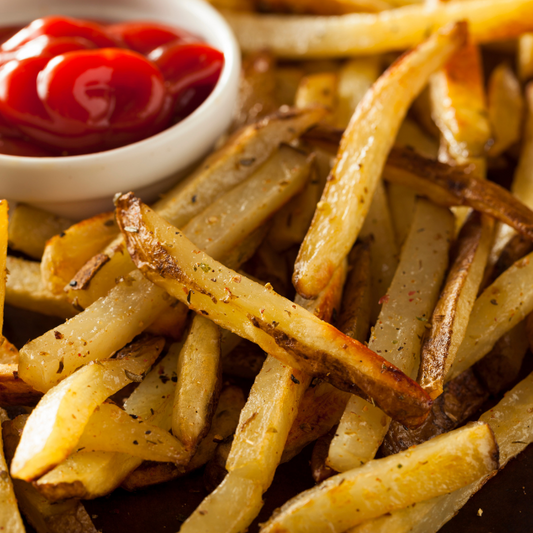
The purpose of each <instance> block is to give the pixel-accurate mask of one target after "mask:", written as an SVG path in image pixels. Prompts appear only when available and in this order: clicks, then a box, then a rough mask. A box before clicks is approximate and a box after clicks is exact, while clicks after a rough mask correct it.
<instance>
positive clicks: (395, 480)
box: [261, 422, 498, 533]
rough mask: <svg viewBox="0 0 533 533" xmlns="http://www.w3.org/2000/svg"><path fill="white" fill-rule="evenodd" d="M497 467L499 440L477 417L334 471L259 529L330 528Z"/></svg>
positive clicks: (421, 497)
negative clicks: (475, 420)
mask: <svg viewBox="0 0 533 533" xmlns="http://www.w3.org/2000/svg"><path fill="white" fill-rule="evenodd" d="M497 468H498V446H497V444H496V442H495V440H494V436H493V434H492V430H491V429H490V427H489V426H488V425H487V424H484V423H481V422H478V423H473V424H470V425H468V426H465V427H463V428H461V429H457V430H455V431H452V432H451V433H447V434H446V435H441V436H439V437H435V438H434V439H432V440H430V441H428V442H425V443H424V444H421V445H420V446H417V447H415V448H412V449H410V450H407V451H405V452H401V453H399V454H396V455H392V456H390V457H386V458H384V459H378V460H375V461H371V462H369V463H367V464H366V465H364V466H362V467H361V468H355V469H353V470H350V471H349V472H346V473H344V474H338V475H336V476H333V477H331V478H329V479H327V480H326V481H324V482H322V483H321V484H320V485H318V486H317V487H315V488H313V489H310V490H307V491H305V492H303V493H301V494H299V495H298V496H296V497H295V498H293V499H292V500H290V501H289V502H287V503H286V504H285V505H284V506H283V507H282V508H281V509H280V511H279V512H278V513H277V514H276V515H274V516H273V517H272V518H271V519H270V521H269V522H267V524H266V525H264V526H263V527H262V528H261V532H262V533H274V532H280V533H281V532H284V531H300V532H302V533H304V532H305V533H311V532H317V533H318V532H323V531H331V532H338V533H341V532H343V531H346V530H347V529H348V528H350V527H353V526H355V525H358V524H360V523H361V522H363V521H365V520H368V519H370V518H374V517H377V516H380V515H382V514H385V513H388V512H391V511H394V510H396V509H401V508H402V507H406V506H408V505H412V504H414V503H417V502H420V501H423V500H426V499H429V498H434V497H436V496H439V495H441V494H445V493H447V492H449V491H450V490H456V489H459V488H461V487H464V486H465V485H468V484H469V483H472V482H473V481H475V480H477V479H479V478H480V477H481V476H484V475H487V474H489V473H490V472H492V471H494V470H495V469H497Z"/></svg>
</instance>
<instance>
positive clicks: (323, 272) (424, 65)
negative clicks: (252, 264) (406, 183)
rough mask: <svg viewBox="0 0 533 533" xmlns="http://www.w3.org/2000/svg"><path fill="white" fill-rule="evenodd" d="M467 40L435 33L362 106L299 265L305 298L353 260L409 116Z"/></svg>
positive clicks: (453, 31) (454, 33) (459, 29)
mask: <svg viewBox="0 0 533 533" xmlns="http://www.w3.org/2000/svg"><path fill="white" fill-rule="evenodd" d="M465 38H466V25H465V24H456V25H453V26H449V27H447V28H446V29H444V30H441V31H440V32H438V33H436V34H434V35H433V36H431V37H430V38H429V39H428V40H427V41H425V42H424V43H423V44H421V45H420V46H419V47H418V48H416V49H415V50H413V51H411V52H409V53H408V54H406V55H404V56H403V57H402V58H400V59H399V60H398V61H397V62H395V63H394V64H393V65H392V66H391V67H390V68H389V69H388V70H387V71H386V72H385V73H384V74H383V75H382V76H381V77H380V78H379V79H378V81H377V82H376V83H375V84H374V85H373V87H372V89H371V90H370V91H369V92H368V93H367V94H366V95H365V97H364V98H363V100H362V101H361V102H360V104H359V106H358V107H357V110H356V111H355V113H354V116H353V117H352V120H351V122H350V125H349V126H348V128H347V130H346V131H345V133H344V135H343V137H342V140H341V146H340V150H339V154H338V156H337V161H336V164H335V167H334V169H333V170H332V172H331V174H330V177H329V178H328V182H327V184H326V188H325V189H324V193H323V194H322V198H321V200H320V202H319V204H318V206H317V211H316V212H315V216H314V218H313V222H312V223H311V227H310V229H309V231H308V233H307V235H306V237H305V239H304V241H303V243H302V245H301V247H300V252H299V254H298V258H297V260H296V264H295V267H294V275H293V283H294V286H295V288H296V290H297V291H298V292H299V293H300V294H301V295H302V296H304V297H306V298H311V297H314V296H316V295H317V294H318V293H319V292H320V290H322V289H323V288H324V287H325V286H326V284H327V283H328V281H329V278H330V277H331V275H332V273H333V271H334V270H335V268H336V267H337V266H338V265H339V264H340V262H341V261H342V259H344V257H346V256H347V255H348V252H349V251H350V249H351V248H352V246H353V244H354V242H355V240H356V238H357V235H358V233H359V231H360V230H361V227H362V225H363V222H364V220H365V217H366V215H367V212H368V210H369V208H370V203H371V201H372V197H373V194H374V190H375V188H376V185H377V183H378V181H379V179H380V177H381V173H382V170H383V166H384V164H385V161H386V158H387V154H388V152H389V150H390V149H391V147H392V145H393V143H394V139H395V137H396V134H397V132H398V129H399V127H400V124H401V123H402V120H403V118H404V115H405V113H406V112H407V110H408V108H409V106H410V104H411V102H412V101H413V99H414V98H415V97H416V95H417V94H418V93H419V92H420V91H421V90H422V88H423V86H424V85H425V84H426V83H427V81H428V78H429V77H430V75H431V74H432V73H433V72H434V71H435V70H437V69H439V68H440V67H441V66H442V65H443V64H444V63H445V62H446V61H447V60H448V59H449V58H450V56H451V55H452V54H453V53H454V52H455V51H456V50H457V49H459V48H460V47H461V46H462V45H463V43H464V41H465Z"/></svg>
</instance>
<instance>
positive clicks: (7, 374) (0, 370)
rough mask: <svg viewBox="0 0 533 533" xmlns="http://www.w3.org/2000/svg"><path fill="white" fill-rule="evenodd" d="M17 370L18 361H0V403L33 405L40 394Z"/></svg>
mask: <svg viewBox="0 0 533 533" xmlns="http://www.w3.org/2000/svg"><path fill="white" fill-rule="evenodd" d="M6 343H7V341H6V340H4V344H6ZM2 346H3V345H2ZM18 370H19V365H18V363H0V405H4V406H5V405H35V404H36V403H37V402H38V401H39V400H40V398H41V396H42V394H41V393H40V392H37V391H36V390H34V389H33V388H32V387H30V386H29V385H28V384H27V383H25V382H24V381H22V379H20V378H19V377H18V373H19V372H18Z"/></svg>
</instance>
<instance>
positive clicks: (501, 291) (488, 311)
mask: <svg viewBox="0 0 533 533" xmlns="http://www.w3.org/2000/svg"><path fill="white" fill-rule="evenodd" d="M532 276H533V253H531V254H529V255H526V256H525V257H524V258H522V259H520V260H519V261H517V262H516V263H515V264H514V265H513V266H512V267H511V268H509V269H508V270H507V271H505V272H504V273H503V274H502V275H501V276H500V277H499V278H498V279H497V280H496V281H495V282H494V283H493V284H492V285H490V286H489V287H487V288H486V289H485V290H484V291H483V293H482V294H481V296H479V297H478V299H477V300H476V302H475V303H474V307H473V309H472V313H471V315H470V321H469V322H468V327H467V329H466V333H465V336H464V340H463V342H462V344H461V346H460V347H459V350H458V351H457V355H456V356H455V360H454V363H453V365H452V367H451V369H450V371H449V372H448V374H447V376H446V379H447V380H449V379H453V378H454V377H455V376H457V375H458V374H460V373H461V372H463V371H464V370H466V369H467V368H470V366H472V365H473V364H474V363H475V362H477V361H479V360H480V359H481V358H482V357H483V356H484V355H486V354H487V353H488V352H489V351H490V350H491V349H492V347H493V346H494V345H495V344H496V341H497V340H498V339H499V338H500V337H501V336H502V335H504V334H505V333H507V332H508V331H509V330H511V329H512V328H513V327H515V326H516V325H517V324H518V323H519V322H521V321H522V320H524V318H526V316H527V315H528V314H529V313H531V311H533V287H532V284H531V279H532Z"/></svg>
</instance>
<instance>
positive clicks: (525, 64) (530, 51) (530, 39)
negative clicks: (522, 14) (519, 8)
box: [517, 33, 533, 81]
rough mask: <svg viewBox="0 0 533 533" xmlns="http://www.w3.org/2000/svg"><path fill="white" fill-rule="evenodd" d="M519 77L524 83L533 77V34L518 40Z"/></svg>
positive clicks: (527, 34)
mask: <svg viewBox="0 0 533 533" xmlns="http://www.w3.org/2000/svg"><path fill="white" fill-rule="evenodd" d="M517 63H518V75H519V76H520V79H521V80H522V81H528V80H529V79H530V78H531V77H532V76H533V34H532V33H524V34H523V35H521V36H520V37H519V38H518V57H517Z"/></svg>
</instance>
